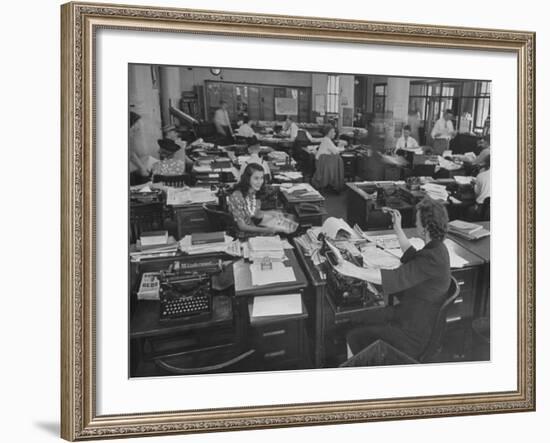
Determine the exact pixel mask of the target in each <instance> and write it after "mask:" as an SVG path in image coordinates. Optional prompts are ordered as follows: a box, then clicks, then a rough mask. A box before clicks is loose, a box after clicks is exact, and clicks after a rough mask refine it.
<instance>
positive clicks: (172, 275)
mask: <svg viewBox="0 0 550 443" xmlns="http://www.w3.org/2000/svg"><path fill="white" fill-rule="evenodd" d="M159 280H160V321H161V322H166V321H174V320H177V321H184V322H193V321H204V320H208V319H209V318H210V316H211V313H212V292H211V283H210V281H211V279H210V275H209V274H207V273H205V272H197V271H187V270H177V271H172V270H170V271H161V272H160V274H159Z"/></svg>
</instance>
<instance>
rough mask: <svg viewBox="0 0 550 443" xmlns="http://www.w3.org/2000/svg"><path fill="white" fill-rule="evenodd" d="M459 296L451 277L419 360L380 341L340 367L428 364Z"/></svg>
mask: <svg viewBox="0 0 550 443" xmlns="http://www.w3.org/2000/svg"><path fill="white" fill-rule="evenodd" d="M459 294H460V286H458V282H457V281H456V279H455V278H454V277H453V276H451V283H450V285H449V289H448V290H447V299H446V300H445V302H444V303H443V304H442V305H441V307H440V308H439V312H438V313H437V317H436V320H435V323H434V327H433V329H432V334H431V336H430V339H429V340H428V344H427V345H426V347H425V348H424V350H423V351H422V353H421V354H420V356H419V357H418V358H416V359H415V358H413V357H411V356H410V355H408V354H406V353H404V352H403V351H401V350H399V349H396V348H394V347H393V346H392V345H390V344H389V343H387V342H385V341H384V340H381V339H379V340H376V341H375V342H373V343H371V344H370V345H369V346H367V347H366V348H365V349H362V350H361V351H360V352H358V353H357V354H355V355H354V356H352V357H351V358H350V359H348V360H347V361H345V362H344V363H342V364H341V365H340V366H341V367H347V366H375V365H396V364H411V363H426V362H428V361H429V360H431V359H433V357H434V356H435V355H436V354H437V352H439V348H440V346H441V339H442V338H443V335H444V333H445V327H446V325H447V313H448V311H449V308H450V307H451V306H452V304H453V303H454V302H455V300H456V299H457V298H458V295H459Z"/></svg>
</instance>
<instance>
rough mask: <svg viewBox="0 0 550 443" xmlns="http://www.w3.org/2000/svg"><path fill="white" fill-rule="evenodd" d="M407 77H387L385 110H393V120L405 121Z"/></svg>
mask: <svg viewBox="0 0 550 443" xmlns="http://www.w3.org/2000/svg"><path fill="white" fill-rule="evenodd" d="M409 84H410V80H409V79H408V78H399V77H389V78H388V86H387V89H386V111H390V112H393V119H394V121H400V122H406V121H407V114H408V110H409Z"/></svg>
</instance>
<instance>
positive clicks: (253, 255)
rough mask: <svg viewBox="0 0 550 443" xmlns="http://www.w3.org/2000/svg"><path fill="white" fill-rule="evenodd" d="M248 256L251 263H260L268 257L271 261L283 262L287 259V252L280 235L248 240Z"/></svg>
mask: <svg viewBox="0 0 550 443" xmlns="http://www.w3.org/2000/svg"><path fill="white" fill-rule="evenodd" d="M248 255H249V258H250V260H251V261H258V262H260V261H261V260H263V259H265V258H266V257H267V258H269V259H270V260H271V261H282V260H284V258H285V251H284V248H283V243H282V241H281V238H280V237H279V236H278V235H276V236H272V237H252V238H249V239H248Z"/></svg>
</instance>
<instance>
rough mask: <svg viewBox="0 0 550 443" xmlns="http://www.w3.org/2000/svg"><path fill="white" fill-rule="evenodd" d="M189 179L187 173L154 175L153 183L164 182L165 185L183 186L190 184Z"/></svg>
mask: <svg viewBox="0 0 550 443" xmlns="http://www.w3.org/2000/svg"><path fill="white" fill-rule="evenodd" d="M188 180H189V176H188V175H187V174H181V175H155V176H153V183H162V184H163V185H165V186H171V187H173V188H183V187H184V186H185V185H187V184H188V183H187V182H188Z"/></svg>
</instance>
